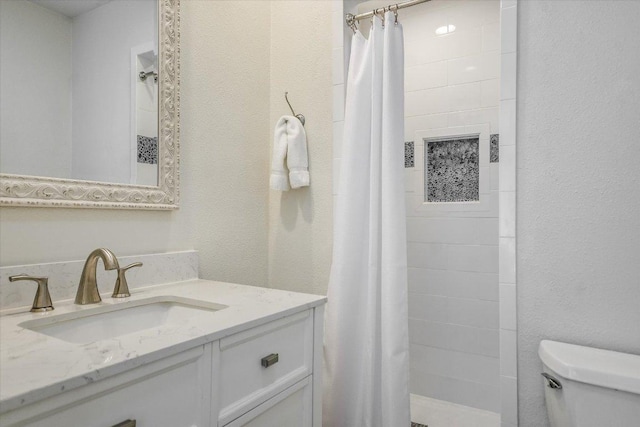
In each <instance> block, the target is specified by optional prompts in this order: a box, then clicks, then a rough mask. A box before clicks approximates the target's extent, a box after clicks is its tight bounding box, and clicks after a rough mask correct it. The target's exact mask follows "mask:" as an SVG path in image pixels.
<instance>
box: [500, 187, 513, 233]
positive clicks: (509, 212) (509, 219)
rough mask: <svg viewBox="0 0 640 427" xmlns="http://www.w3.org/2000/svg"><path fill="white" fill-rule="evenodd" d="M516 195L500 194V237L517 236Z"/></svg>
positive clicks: (504, 192)
mask: <svg viewBox="0 0 640 427" xmlns="http://www.w3.org/2000/svg"><path fill="white" fill-rule="evenodd" d="M515 212H516V193H515V191H501V192H500V219H499V235H500V237H515V236H516V217H515Z"/></svg>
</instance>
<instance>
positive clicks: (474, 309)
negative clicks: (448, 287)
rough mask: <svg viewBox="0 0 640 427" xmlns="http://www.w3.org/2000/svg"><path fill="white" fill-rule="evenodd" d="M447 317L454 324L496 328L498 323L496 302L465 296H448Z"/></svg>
mask: <svg viewBox="0 0 640 427" xmlns="http://www.w3.org/2000/svg"><path fill="white" fill-rule="evenodd" d="M446 312H447V319H448V321H449V322H450V323H453V324H456V325H465V326H473V327H477V328H493V329H497V328H498V325H499V314H498V303H497V302H495V301H479V300H472V299H466V298H449V300H448V301H447V307H446Z"/></svg>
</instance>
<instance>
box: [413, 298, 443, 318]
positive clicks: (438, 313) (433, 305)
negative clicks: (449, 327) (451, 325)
mask: <svg viewBox="0 0 640 427" xmlns="http://www.w3.org/2000/svg"><path fill="white" fill-rule="evenodd" d="M448 304H449V298H447V297H439V296H435V295H427V294H412V295H411V298H409V313H410V318H412V319H421V320H430V321H432V322H442V323H446V320H447V315H448V309H447V306H448Z"/></svg>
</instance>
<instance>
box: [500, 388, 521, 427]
mask: <svg viewBox="0 0 640 427" xmlns="http://www.w3.org/2000/svg"><path fill="white" fill-rule="evenodd" d="M500 396H501V405H500V415H501V422H503V423H507V424H514V425H518V382H517V380H516V378H514V377H505V376H501V377H500Z"/></svg>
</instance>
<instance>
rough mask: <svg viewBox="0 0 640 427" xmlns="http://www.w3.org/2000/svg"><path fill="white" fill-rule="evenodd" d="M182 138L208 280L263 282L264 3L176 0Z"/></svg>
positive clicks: (266, 114)
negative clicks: (179, 2)
mask: <svg viewBox="0 0 640 427" xmlns="http://www.w3.org/2000/svg"><path fill="white" fill-rule="evenodd" d="M182 8H183V18H184V19H183V22H182V42H183V45H182V46H183V47H182V64H183V74H182V76H183V96H182V101H183V109H182V134H183V141H184V145H185V146H186V147H185V149H186V150H188V152H189V154H190V156H189V158H188V163H187V164H186V165H184V168H183V170H185V171H187V172H189V173H190V174H192V175H193V176H194V177H195V180H194V181H192V182H191V183H187V184H182V185H181V188H182V189H183V190H184V189H188V191H190V192H192V194H193V202H192V203H193V204H192V205H191V206H190V208H191V210H192V212H193V215H192V220H191V223H190V224H189V227H190V229H192V230H193V232H194V241H193V242H194V247H195V248H196V249H198V250H199V251H200V273H201V277H203V278H206V279H216V280H225V281H230V282H236V283H243V284H250V285H259V286H266V285H267V262H268V261H267V260H268V256H267V219H268V165H269V138H270V134H271V130H270V127H271V124H270V122H269V49H270V43H269V33H270V5H269V2H265V1H262V0H256V1H206V0H205V1H192V0H189V1H183V2H182Z"/></svg>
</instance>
